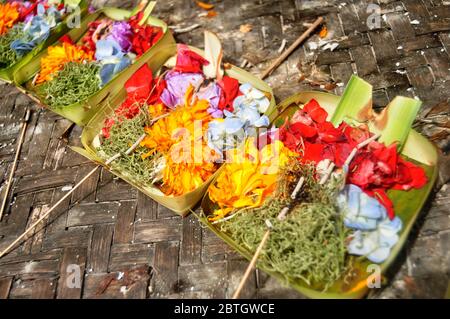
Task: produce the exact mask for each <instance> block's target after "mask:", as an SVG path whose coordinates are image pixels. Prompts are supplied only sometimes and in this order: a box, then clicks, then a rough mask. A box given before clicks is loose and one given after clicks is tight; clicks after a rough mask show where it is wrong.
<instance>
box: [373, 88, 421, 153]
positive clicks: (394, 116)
mask: <svg viewBox="0 0 450 319" xmlns="http://www.w3.org/2000/svg"><path fill="white" fill-rule="evenodd" d="M421 105H422V102H421V101H420V100H416V99H412V98H408V97H404V96H397V97H396V98H394V100H393V101H392V102H391V103H389V105H388V106H386V108H385V109H384V110H383V112H381V114H379V115H378V116H376V118H375V119H374V120H373V121H371V123H370V125H369V126H370V129H371V131H372V132H378V133H381V136H380V139H379V141H380V142H382V143H384V144H385V145H391V144H392V143H397V144H398V151H399V152H401V151H402V149H403V145H404V144H405V142H406V139H407V138H408V135H409V133H410V131H411V126H412V124H413V122H414V119H415V118H416V116H417V113H418V112H419V109H420V106H421Z"/></svg>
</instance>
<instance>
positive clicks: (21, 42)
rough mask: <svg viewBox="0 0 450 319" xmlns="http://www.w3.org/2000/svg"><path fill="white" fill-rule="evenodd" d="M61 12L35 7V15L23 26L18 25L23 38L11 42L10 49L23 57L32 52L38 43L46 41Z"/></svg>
mask: <svg viewBox="0 0 450 319" xmlns="http://www.w3.org/2000/svg"><path fill="white" fill-rule="evenodd" d="M63 10H64V9H63ZM63 10H61V11H58V10H57V9H56V8H55V7H50V8H48V9H47V10H45V7H44V6H43V5H42V4H39V5H38V7H37V15H35V16H33V17H31V18H30V19H28V20H27V22H26V23H25V24H22V25H19V27H23V31H24V32H25V36H24V38H21V39H16V40H15V41H13V42H12V43H11V49H13V50H14V51H15V52H16V53H17V55H19V56H23V55H25V54H27V53H28V52H30V51H31V50H33V49H34V48H35V47H36V46H37V45H38V44H39V43H42V42H43V41H45V40H47V38H48V37H49V36H50V31H51V29H52V28H54V27H55V26H56V25H57V24H58V23H59V22H60V21H61V18H62V14H63V12H64V11H63Z"/></svg>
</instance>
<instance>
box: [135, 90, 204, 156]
mask: <svg viewBox="0 0 450 319" xmlns="http://www.w3.org/2000/svg"><path fill="white" fill-rule="evenodd" d="M193 94H194V87H192V86H190V87H189V88H188V89H187V91H186V94H185V102H184V106H181V107H178V108H176V109H175V110H174V111H172V113H170V115H169V116H167V117H164V118H162V119H160V120H158V121H157V122H156V123H154V124H153V125H152V126H151V127H146V128H145V132H146V133H147V136H146V137H145V139H144V140H143V141H142V143H141V145H142V146H145V147H147V148H149V149H150V152H149V154H148V156H151V155H152V154H153V153H154V152H156V151H157V152H160V153H163V154H165V153H167V152H168V151H169V149H170V148H171V147H172V145H174V144H175V143H177V142H178V141H179V140H180V137H181V136H182V135H183V134H184V133H185V134H190V135H191V136H192V137H193V136H194V128H195V126H196V125H197V126H198V125H200V126H201V129H202V130H203V131H205V130H206V128H207V126H208V123H209V121H211V120H212V117H211V115H210V114H209V113H208V112H207V109H208V107H209V103H208V101H206V100H196V101H193V103H192V101H191V100H192V98H193ZM150 108H151V109H153V108H155V107H154V106H151V107H150ZM196 121H201V122H196ZM195 122H196V123H195ZM195 133H196V134H195V135H196V136H198V134H200V136H202V133H201V132H199V131H198V130H197V131H196V132H195Z"/></svg>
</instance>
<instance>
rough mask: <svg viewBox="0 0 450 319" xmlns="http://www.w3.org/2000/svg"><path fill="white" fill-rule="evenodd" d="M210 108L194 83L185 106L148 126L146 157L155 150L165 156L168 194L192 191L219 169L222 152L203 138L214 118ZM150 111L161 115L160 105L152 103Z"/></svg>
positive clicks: (174, 194)
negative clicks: (217, 151)
mask: <svg viewBox="0 0 450 319" xmlns="http://www.w3.org/2000/svg"><path fill="white" fill-rule="evenodd" d="M208 107H209V103H208V101H206V100H198V99H195V98H194V87H192V86H190V87H189V88H188V89H187V91H186V94H185V100H184V105H183V106H179V107H178V108H177V109H175V110H174V111H172V112H171V113H170V114H169V115H168V116H167V117H164V118H161V119H160V120H158V121H157V122H156V123H154V124H153V125H152V126H151V127H146V128H145V132H146V133H147V136H146V137H145V139H144V140H143V141H142V143H141V145H142V146H145V147H147V148H149V150H150V151H149V152H148V153H147V154H146V157H147V156H151V155H152V154H154V153H155V152H158V153H160V154H163V155H164V157H165V167H164V171H163V183H162V186H161V191H162V192H163V193H164V194H166V195H173V196H180V195H183V194H186V193H188V192H191V191H193V190H195V189H196V188H198V187H199V186H201V185H202V184H203V183H204V182H205V181H206V180H208V178H210V177H211V176H212V174H214V172H215V171H216V170H217V164H215V161H216V160H217V159H218V154H216V153H215V151H213V150H212V149H210V148H209V147H208V146H207V145H206V141H205V140H204V138H203V137H204V132H205V131H206V129H207V127H208V123H209V122H210V121H211V120H212V117H211V115H210V114H209V113H208V112H207V109H208ZM149 112H150V113H151V115H152V116H153V115H155V116H157V114H159V112H160V106H158V105H154V106H150V107H149Z"/></svg>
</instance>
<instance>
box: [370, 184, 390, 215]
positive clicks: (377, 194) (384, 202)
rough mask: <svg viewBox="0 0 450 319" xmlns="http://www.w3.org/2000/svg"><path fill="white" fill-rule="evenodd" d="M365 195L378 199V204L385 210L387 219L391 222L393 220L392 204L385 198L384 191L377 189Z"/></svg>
mask: <svg viewBox="0 0 450 319" xmlns="http://www.w3.org/2000/svg"><path fill="white" fill-rule="evenodd" d="M366 193H367V194H368V195H370V196H372V197H375V198H376V199H378V201H379V202H380V204H381V205H383V206H384V207H385V208H386V210H387V214H388V217H389V219H391V220H392V219H394V217H395V213H394V204H393V203H392V201H391V199H390V198H389V197H388V196H387V194H386V191H385V190H384V189H381V188H378V189H374V190H372V191H370V192H366Z"/></svg>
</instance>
